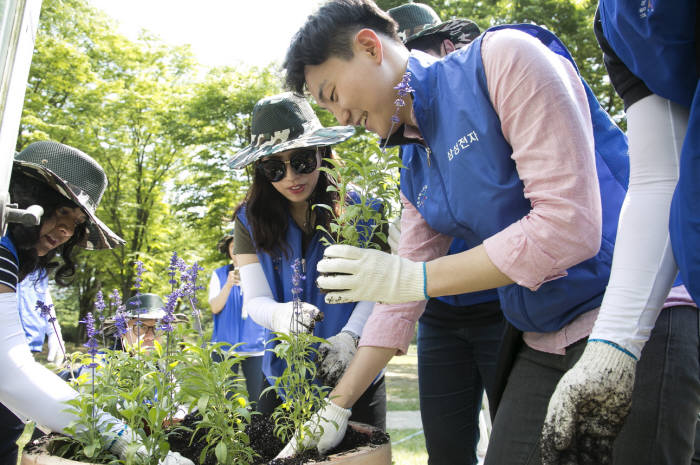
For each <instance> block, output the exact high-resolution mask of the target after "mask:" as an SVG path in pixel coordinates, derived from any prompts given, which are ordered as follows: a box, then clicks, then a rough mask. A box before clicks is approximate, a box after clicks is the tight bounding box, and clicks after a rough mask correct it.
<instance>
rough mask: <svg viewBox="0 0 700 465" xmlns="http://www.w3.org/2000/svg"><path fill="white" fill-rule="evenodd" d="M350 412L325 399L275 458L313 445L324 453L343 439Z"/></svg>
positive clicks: (289, 454)
mask: <svg viewBox="0 0 700 465" xmlns="http://www.w3.org/2000/svg"><path fill="white" fill-rule="evenodd" d="M351 413H352V412H351V411H350V409H346V408H343V407H339V406H337V405H336V404H334V403H333V401H332V400H327V401H326V406H325V407H323V408H322V409H321V410H319V411H318V412H316V413H314V415H313V417H311V419H310V420H309V421H307V422H306V423H304V426H303V427H302V431H297V432H295V433H294V437H293V438H292V440H291V441H289V442H288V443H287V445H286V446H284V449H282V452H280V453H279V454H277V457H275V458H276V459H283V458H287V457H292V456H294V455H295V454H296V453H297V452H298V451H303V450H306V449H310V448H312V447H314V446H316V448H317V449H318V451H319V452H320V453H322V454H325V453H326V452H328V451H329V450H331V449H333V448H334V447H335V446H337V445H338V444H340V441H342V440H343V437H344V436H345V430H346V429H347V427H348V419H349V418H350V414H351ZM299 437H301V438H302V439H301V443H300V442H299V441H298V438H299Z"/></svg>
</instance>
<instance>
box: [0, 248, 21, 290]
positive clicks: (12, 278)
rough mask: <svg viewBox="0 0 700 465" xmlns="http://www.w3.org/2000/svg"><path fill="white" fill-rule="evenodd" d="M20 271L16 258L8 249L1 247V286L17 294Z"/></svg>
mask: <svg viewBox="0 0 700 465" xmlns="http://www.w3.org/2000/svg"><path fill="white" fill-rule="evenodd" d="M18 271H19V267H18V265H17V260H16V259H15V256H14V255H12V252H10V250H9V249H8V248H6V247H5V246H2V245H0V284H3V285H5V286H7V287H9V288H10V289H12V290H13V291H15V292H16V291H17V274H18Z"/></svg>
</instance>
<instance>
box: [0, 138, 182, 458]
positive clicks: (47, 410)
mask: <svg viewBox="0 0 700 465" xmlns="http://www.w3.org/2000/svg"><path fill="white" fill-rule="evenodd" d="M106 187H107V177H106V175H105V173H104V170H103V169H102V167H101V166H100V165H99V164H98V163H97V162H96V161H95V160H93V159H92V158H90V157H89V156H88V155H86V154H85V153H83V152H81V151H80V150H77V149H75V148H73V147H69V146H67V145H63V144H59V143H57V142H50V141H42V142H35V143H32V144H30V145H29V146H27V147H26V148H25V149H24V150H23V151H22V152H21V153H19V154H17V155H16V156H15V161H14V164H13V169H12V178H11V180H10V196H11V200H12V202H14V203H16V204H18V206H19V208H27V207H28V206H30V205H39V206H40V207H42V208H43V211H44V213H43V215H42V217H41V222H40V224H39V225H38V226H25V225H22V224H10V225H9V226H8V228H7V233H6V234H5V235H4V236H3V237H2V241H1V243H0V373H2V376H3V377H2V381H1V382H0V402H1V403H2V404H3V406H2V408H1V409H0V424H1V425H2V428H4V429H0V459H1V460H2V461H3V462H2V463H15V461H16V455H17V447H16V446H15V444H14V441H15V440H16V439H17V432H16V430H15V431H12V429H11V427H12V425H15V424H16V422H17V421H18V420H17V417H15V416H14V415H13V414H12V412H14V413H15V414H17V415H19V416H20V417H22V418H26V419H31V420H34V421H36V422H37V424H39V425H41V426H43V427H45V428H46V429H48V430H51V431H60V432H62V431H64V429H65V428H66V427H67V426H68V425H69V424H70V423H71V422H72V421H74V420H75V419H76V418H75V417H74V416H73V415H72V414H70V413H68V412H66V411H65V408H66V405H65V401H67V400H70V399H72V398H74V397H76V396H77V392H76V391H75V390H73V389H72V388H71V387H70V386H69V385H68V384H66V383H65V382H64V381H63V380H61V379H60V378H59V377H58V376H56V375H55V374H53V373H52V372H51V371H49V370H47V369H46V368H44V367H43V366H42V365H40V364H39V363H37V362H35V361H34V359H33V358H32V356H31V353H30V351H29V346H28V345H27V343H26V340H25V338H24V332H23V330H22V324H21V321H20V318H19V312H18V309H17V295H16V289H17V285H18V283H19V282H20V281H22V280H23V279H24V278H25V277H26V276H27V274H29V273H31V272H39V273H47V272H48V271H52V273H53V277H54V280H55V281H56V282H57V283H58V284H59V285H66V284H68V281H69V280H70V278H71V277H72V276H73V275H74V274H75V270H76V263H75V262H74V258H73V254H74V251H75V247H76V246H78V247H82V248H85V249H88V250H94V249H111V248H113V247H116V246H119V245H122V244H123V243H124V241H123V240H122V239H121V238H120V237H119V236H117V235H116V234H115V233H113V232H112V231H111V230H110V229H109V228H108V227H107V226H106V225H105V224H104V223H102V221H100V220H99V219H98V218H97V216H96V214H95V211H96V209H97V206H98V205H99V203H100V199H101V198H102V194H103V193H104V190H105V188H106ZM57 255H60V257H61V261H62V263H61V264H60V265H59V264H58V263H57V262H56V261H53V259H54V258H55V257H56V256H57ZM8 409H9V410H8ZM10 410H11V412H10ZM102 420H107V421H108V422H110V423H112V426H111V427H110V428H109V429H107V430H106V431H105V432H104V436H105V441H106V442H105V443H106V444H108V447H109V449H110V450H111V451H112V452H113V453H114V454H115V455H118V456H120V457H121V458H124V457H125V453H126V449H127V445H128V444H129V443H130V442H133V441H137V440H138V437H137V436H136V435H135V434H134V433H133V432H132V431H131V430H130V429H129V428H127V427H126V425H123V424H122V423H120V422H118V421H117V420H116V419H113V418H111V417H109V416H108V415H107V414H104V413H103V414H102V418H101V419H100V421H102ZM110 420H111V421H110ZM20 432H21V431H20ZM107 441H108V442H107ZM165 462H166V463H168V464H183V465H184V464H190V463H191V462H190V461H188V460H187V459H183V458H182V457H180V456H179V455H175V454H171V455H169V456H168V458H166V460H165Z"/></svg>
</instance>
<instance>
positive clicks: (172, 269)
mask: <svg viewBox="0 0 700 465" xmlns="http://www.w3.org/2000/svg"><path fill="white" fill-rule="evenodd" d="M177 269H178V258H177V252H173V254H172V256H171V257H170V264H169V265H168V276H170V279H169V280H168V283H169V284H170V285H171V286H173V288H174V287H175V286H177V281H175V273H176V272H177Z"/></svg>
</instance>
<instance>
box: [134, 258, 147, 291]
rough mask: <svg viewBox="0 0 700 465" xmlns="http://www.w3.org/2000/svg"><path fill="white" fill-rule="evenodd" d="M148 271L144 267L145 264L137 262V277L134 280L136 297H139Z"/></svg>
mask: <svg viewBox="0 0 700 465" xmlns="http://www.w3.org/2000/svg"><path fill="white" fill-rule="evenodd" d="M144 271H146V270H145V268H144V267H143V262H142V261H141V260H136V277H135V278H134V289H136V295H139V291H140V290H141V284H143V279H142V278H141V276H143V272H144Z"/></svg>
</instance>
